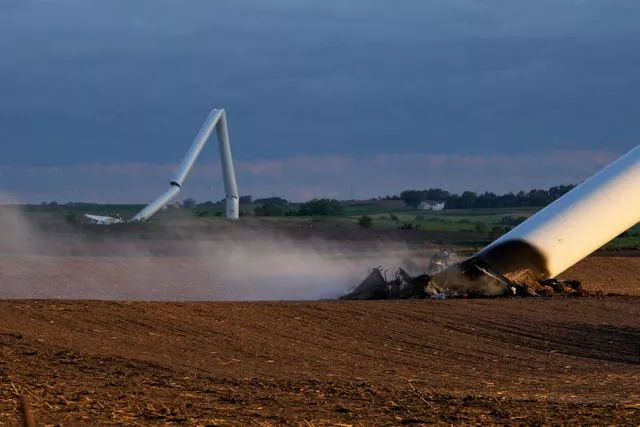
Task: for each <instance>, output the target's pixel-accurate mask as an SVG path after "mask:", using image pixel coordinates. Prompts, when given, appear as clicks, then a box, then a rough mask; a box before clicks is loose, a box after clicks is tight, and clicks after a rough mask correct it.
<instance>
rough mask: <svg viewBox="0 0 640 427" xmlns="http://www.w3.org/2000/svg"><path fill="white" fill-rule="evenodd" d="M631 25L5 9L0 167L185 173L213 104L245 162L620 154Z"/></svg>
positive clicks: (630, 69) (303, 10) (587, 11)
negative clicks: (222, 112) (225, 117)
mask: <svg viewBox="0 0 640 427" xmlns="http://www.w3.org/2000/svg"><path fill="white" fill-rule="evenodd" d="M639 13H640V3H637V2H636V1H616V2H602V1H577V0H562V1H560V0H553V1H551V0H546V1H538V2H520V1H483V2H477V1H470V0H466V1H461V0H451V1H427V0H420V1H399V2H388V1H384V2H383V1H373V0H370V1H346V0H341V1H323V2H305V1H293V0H290V1H269V2H262V1H244V2H234V1H216V2H210V1H190V2H188V3H183V2H175V1H159V0H155V1H140V2H135V3H131V2H92V1H86V0H83V1H80V0H63V1H34V0H22V1H15V0H13V1H6V2H1V3H0V94H1V97H0V144H1V145H2V147H3V156H2V159H1V160H0V164H4V165H9V166H20V165H22V166H28V165H30V166H37V167H46V166H61V167H64V166H74V165H82V164H88V163H94V162H98V163H102V164H105V165H108V164H113V165H117V164H121V163H130V162H145V163H149V164H154V163H159V164H167V163H171V162H176V161H178V160H179V159H180V158H181V156H182V155H183V153H184V152H185V150H186V148H187V147H188V144H189V143H190V141H191V139H192V138H193V137H194V136H195V134H196V133H197V130H198V127H199V126H200V124H201V122H202V120H203V119H204V117H206V115H207V112H208V109H209V108H211V107H214V106H222V107H225V108H226V109H227V110H228V111H229V120H230V126H231V129H230V130H231V136H232V144H233V150H234V156H235V157H236V158H237V159H238V160H241V161H258V160H259V159H274V160H278V159H290V158H293V157H295V156H298V155H304V156H326V155H330V156H348V157H351V158H359V157H360V158H365V157H367V156H373V155H376V154H379V153H383V154H392V155H405V156H411V155H429V154H433V153H437V154H448V155H454V154H456V153H457V154H464V153H466V154H471V155H493V154H497V153H505V154H507V155H510V156H516V158H520V157H518V156H522V155H536V156H538V155H540V153H545V152H550V151H552V150H559V149H587V150H602V149H605V150H609V151H612V152H616V153H621V152H624V151H626V150H628V149H629V148H631V147H632V146H634V145H636V144H637V135H638V134H639V133H640V132H639V131H640V125H639V124H638V121H637V117H638V113H640V108H639V107H638V106H637V105H636V100H637V99H638V98H639V96H640V49H638V43H639V42H640V26H638V25H637V16H640V15H639ZM210 152H213V151H210ZM212 156H213V155H212ZM456 172H458V171H456ZM464 178H465V179H469V178H470V177H466V176H465V177H464ZM558 178H559V177H558ZM425 179H426V178H425ZM576 179H577V177H576ZM7 185H9V186H12V185H16V184H14V183H12V182H9V183H8V184H7ZM416 185H418V184H416ZM52 191H53V190H52ZM274 191H277V188H276V189H274ZM140 194H143V193H142V191H141V193H140Z"/></svg>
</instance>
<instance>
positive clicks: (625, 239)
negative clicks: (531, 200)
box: [23, 204, 640, 249]
mask: <svg viewBox="0 0 640 427" xmlns="http://www.w3.org/2000/svg"><path fill="white" fill-rule="evenodd" d="M256 206H257V205H241V206H240V210H241V213H242V217H243V218H252V217H254V216H253V212H255V208H256ZM292 206H294V207H295V205H292ZM143 207H144V206H142V205H97V204H69V205H60V206H50V205H46V206H45V205H37V206H36V205H32V206H25V207H23V210H24V212H25V214H26V216H27V217H28V218H30V219H32V220H34V221H67V222H78V221H80V219H81V216H82V214H84V213H92V214H97V215H108V214H115V213H118V214H120V215H121V216H122V217H123V218H125V219H127V218H131V217H132V216H133V215H135V213H137V212H138V211H139V210H140V209H142V208H143ZM537 211H538V208H502V209H451V210H442V211H429V210H410V209H398V208H397V207H396V208H394V207H385V206H378V205H375V204H371V205H365V204H359V205H355V206H353V205H351V206H350V205H345V206H344V207H343V212H342V213H341V214H339V215H330V216H316V217H310V216H297V215H290V216H269V217H263V216H261V217H254V218H259V219H260V220H261V221H265V222H279V221H287V222H301V223H309V222H322V223H329V224H335V225H336V226H347V227H349V226H353V227H358V226H359V224H358V220H359V219H360V218H362V217H363V216H367V217H369V218H370V219H371V224H370V228H374V229H375V228H387V229H388V228H405V229H407V228H408V229H419V230H424V231H442V232H452V233H467V234H469V235H472V234H473V235H474V236H475V238H474V240H473V241H469V242H466V244H467V245H469V246H476V245H482V244H486V243H487V242H488V241H491V240H493V239H494V238H496V237H498V236H499V235H500V234H502V233H504V232H506V231H508V230H509V229H511V228H513V227H514V226H516V225H517V224H518V223H519V222H521V221H522V220H524V219H526V218H528V217H530V216H531V215H533V214H534V213H535V212H537ZM217 220H224V213H223V207H222V205H214V206H206V207H195V208H189V209H188V208H175V207H174V208H170V209H167V210H164V211H161V212H159V213H158V214H156V215H155V216H154V217H153V218H152V219H151V220H150V223H161V222H168V221H171V222H174V221H179V222H182V221H217ZM241 220H242V218H241ZM606 248H611V249H613V248H640V225H636V226H635V227H633V228H632V229H630V230H629V231H627V232H626V233H623V235H622V236H620V237H617V238H616V239H614V240H613V241H612V242H610V243H608V244H607V245H606Z"/></svg>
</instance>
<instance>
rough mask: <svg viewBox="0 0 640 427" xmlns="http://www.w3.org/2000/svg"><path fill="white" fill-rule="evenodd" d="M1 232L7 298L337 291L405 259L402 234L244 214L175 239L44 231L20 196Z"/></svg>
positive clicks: (240, 296)
mask: <svg viewBox="0 0 640 427" xmlns="http://www.w3.org/2000/svg"><path fill="white" fill-rule="evenodd" d="M38 215H39V214H38ZM39 221H40V220H39ZM56 221H58V223H59V225H65V224H63V223H62V222H63V221H62V220H61V219H60V218H57V219H56ZM0 236H1V237H0V298H3V299H7V298H9V299H50V298H56V299H101V300H147V301H148V300H151V301H154V300H155V301H161V300H162V301H187V300H212V301H222V300H227V301H230V300H235V301H256V300H272V301H277V300H317V299H324V298H326V299H335V298H338V297H339V296H341V295H342V294H344V293H345V292H347V291H348V290H349V289H352V288H353V287H354V286H355V285H357V284H358V283H359V281H360V280H362V278H363V277H364V276H366V275H367V274H368V272H369V270H370V269H371V268H372V267H375V266H377V265H389V266H393V265H398V264H399V263H400V261H401V258H402V256H404V255H406V253H407V248H406V247H404V245H403V244H402V243H395V244H394V243H391V242H390V243H385V244H384V245H382V244H380V245H375V244H372V245H371V246H368V247H367V251H366V253H363V251H362V250H361V248H358V249H357V250H354V248H353V245H350V243H349V242H346V243H342V242H335V241H325V240H322V239H307V240H302V239H294V238H291V237H289V236H287V235H286V234H284V233H275V232H273V231H267V230H247V229H243V228H242V225H241V224H239V225H237V226H234V227H230V228H229V229H221V230H220V231H219V232H218V231H214V232H210V231H208V232H206V233H203V235H201V236H195V237H194V236H180V235H179V233H178V232H175V231H174V232H172V233H171V236H170V237H168V238H167V239H164V238H163V237H162V236H155V237H154V236H151V237H149V236H146V237H142V236H140V235H138V234H135V233H129V234H127V233H123V234H121V235H114V236H112V235H110V234H109V233H97V234H96V233H78V232H75V231H74V230H73V229H72V228H71V227H69V228H68V229H64V227H63V231H56V232H50V231H49V232H43V231H42V229H41V228H40V227H38V226H36V224H35V223H34V219H33V218H30V217H29V214H25V213H24V212H23V211H22V209H21V208H20V207H19V206H17V205H3V206H0Z"/></svg>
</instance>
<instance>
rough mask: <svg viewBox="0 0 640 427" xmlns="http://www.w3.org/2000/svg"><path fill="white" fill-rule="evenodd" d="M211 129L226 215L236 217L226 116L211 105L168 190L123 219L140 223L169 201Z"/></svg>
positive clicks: (106, 220)
mask: <svg viewBox="0 0 640 427" xmlns="http://www.w3.org/2000/svg"><path fill="white" fill-rule="evenodd" d="M214 129H215V131H216V134H217V137H218V146H219V149H220V161H221V164H222V180H223V182H224V191H225V198H226V217H227V218H228V219H232V220H235V219H238V218H239V216H240V212H239V198H238V188H237V185H236V177H235V170H234V167H233V159H232V157H231V145H230V143H229V130H228V126H227V116H226V113H225V110H224V109H217V108H214V109H213V110H211V112H210V113H209V116H208V117H207V118H206V120H205V121H204V123H203V125H202V127H201V128H200V132H198V135H197V136H196V137H195V139H194V141H193V143H192V144H191V147H190V148H189V151H187V154H186V155H185V156H184V159H183V160H182V163H181V164H180V166H179V167H178V170H177V171H176V174H175V176H174V178H173V179H172V180H171V181H170V183H169V184H170V186H169V189H168V190H167V191H166V192H164V193H163V194H162V195H160V197H158V198H157V199H155V200H154V201H152V202H151V203H149V204H148V205H147V206H146V207H145V208H144V209H142V210H141V211H140V212H139V213H138V214H136V215H135V216H134V217H133V218H132V219H130V220H129V221H126V222H130V223H142V222H145V221H147V220H148V219H149V218H151V217H152V216H153V215H154V214H156V213H157V212H158V211H159V210H161V209H163V208H164V207H165V206H167V204H169V202H171V200H173V199H174V198H175V197H176V196H177V195H178V193H179V192H180V190H181V189H182V186H183V185H184V182H185V181H186V179H187V177H188V176H189V174H190V173H191V170H192V169H193V166H194V165H195V163H196V161H197V160H198V157H199V156H200V153H201V152H202V149H203V148H204V146H205V145H206V144H207V141H209V138H210V137H211V134H212V133H213V130H214ZM85 216H86V217H87V218H88V219H89V220H91V221H93V222H94V223H96V224H103V225H104V224H118V223H124V222H125V221H124V220H122V219H120V218H114V217H110V216H98V215H87V214H85Z"/></svg>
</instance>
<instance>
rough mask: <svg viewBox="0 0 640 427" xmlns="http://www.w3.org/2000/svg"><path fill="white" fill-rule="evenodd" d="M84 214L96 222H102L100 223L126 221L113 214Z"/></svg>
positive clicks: (107, 223) (120, 222)
mask: <svg viewBox="0 0 640 427" xmlns="http://www.w3.org/2000/svg"><path fill="white" fill-rule="evenodd" d="M84 216H85V217H86V218H87V219H89V220H90V221H91V222H93V223H94V224H100V225H110V224H122V223H123V222H124V221H123V220H122V218H119V217H113V216H100V215H89V214H84Z"/></svg>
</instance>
